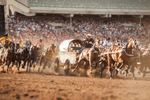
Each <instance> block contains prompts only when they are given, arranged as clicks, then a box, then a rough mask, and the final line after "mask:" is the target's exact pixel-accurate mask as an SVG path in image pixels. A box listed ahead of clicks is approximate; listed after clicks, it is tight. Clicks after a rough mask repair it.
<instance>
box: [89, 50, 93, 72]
mask: <svg viewBox="0 0 150 100" xmlns="http://www.w3.org/2000/svg"><path fill="white" fill-rule="evenodd" d="M92 58H93V56H92V54H91V52H90V53H89V65H90V73H91V74H92Z"/></svg>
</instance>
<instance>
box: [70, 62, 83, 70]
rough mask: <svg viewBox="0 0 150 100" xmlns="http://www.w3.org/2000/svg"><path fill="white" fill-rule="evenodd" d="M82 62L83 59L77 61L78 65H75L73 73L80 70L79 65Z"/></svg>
mask: <svg viewBox="0 0 150 100" xmlns="http://www.w3.org/2000/svg"><path fill="white" fill-rule="evenodd" d="M81 61H82V60H81V59H79V60H78V61H77V64H76V65H75V68H74V69H73V70H72V72H75V71H76V70H77V69H78V66H79V63H80V62H81Z"/></svg>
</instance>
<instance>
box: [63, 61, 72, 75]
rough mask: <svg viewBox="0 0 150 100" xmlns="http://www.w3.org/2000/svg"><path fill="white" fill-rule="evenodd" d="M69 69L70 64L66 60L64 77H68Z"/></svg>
mask: <svg viewBox="0 0 150 100" xmlns="http://www.w3.org/2000/svg"><path fill="white" fill-rule="evenodd" d="M70 69H71V64H70V61H69V60H68V59H67V60H66V61H65V64H64V72H65V75H66V76H69V75H70Z"/></svg>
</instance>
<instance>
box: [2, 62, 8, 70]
mask: <svg viewBox="0 0 150 100" xmlns="http://www.w3.org/2000/svg"><path fill="white" fill-rule="evenodd" d="M6 64H7V60H6V61H5V62H4V64H3V66H2V71H4V67H5V65H6Z"/></svg>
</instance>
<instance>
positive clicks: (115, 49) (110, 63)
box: [72, 38, 150, 79]
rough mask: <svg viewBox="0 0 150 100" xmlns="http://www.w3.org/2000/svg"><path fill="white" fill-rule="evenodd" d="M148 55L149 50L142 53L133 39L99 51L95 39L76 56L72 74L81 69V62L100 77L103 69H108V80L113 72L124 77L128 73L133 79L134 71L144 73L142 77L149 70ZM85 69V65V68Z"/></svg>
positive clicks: (97, 41)
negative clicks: (94, 70)
mask: <svg viewBox="0 0 150 100" xmlns="http://www.w3.org/2000/svg"><path fill="white" fill-rule="evenodd" d="M149 54H150V52H149V49H147V50H146V49H144V51H142V50H141V49H140V47H139V45H138V44H137V41H136V40H134V39H133V38H131V39H130V40H129V42H128V43H127V44H125V45H124V46H120V45H112V46H111V47H109V48H107V49H105V48H104V49H101V48H100V45H99V39H95V43H94V44H93V46H92V47H91V48H86V49H84V50H83V51H82V53H81V54H80V55H78V58H77V64H76V65H75V68H74V69H73V70H72V72H74V71H76V70H77V69H78V68H79V67H81V66H80V63H81V62H85V63H87V64H88V66H89V68H90V73H91V74H92V69H93V68H94V69H96V70H97V72H98V73H99V75H100V76H101V77H102V75H103V71H104V69H106V68H107V69H108V72H109V78H110V79H112V78H113V72H114V71H115V75H117V74H118V72H120V73H123V74H125V76H126V77H127V76H128V74H129V71H130V72H131V73H132V75H133V79H135V74H134V71H135V69H136V70H137V72H139V73H144V74H143V77H144V76H145V73H146V69H147V68H150V67H149V66H148V63H149V58H150V55H149ZM93 62H94V63H95V65H94V66H92V63H93ZM139 62H140V65H139V67H137V63H139ZM85 65H86V64H85ZM82 67H83V66H82ZM86 67H87V65H86V66H85V68H86Z"/></svg>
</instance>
